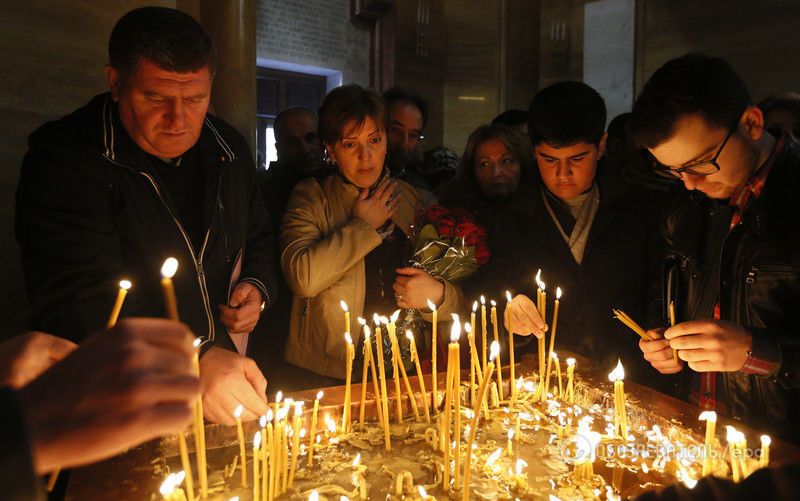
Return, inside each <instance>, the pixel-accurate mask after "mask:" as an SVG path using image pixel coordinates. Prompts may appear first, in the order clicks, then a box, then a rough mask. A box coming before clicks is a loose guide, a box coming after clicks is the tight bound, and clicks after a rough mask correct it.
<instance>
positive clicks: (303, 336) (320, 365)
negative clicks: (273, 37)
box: [281, 85, 462, 384]
mask: <svg viewBox="0 0 800 501" xmlns="http://www.w3.org/2000/svg"><path fill="white" fill-rule="evenodd" d="M384 124H385V106H384V103H383V101H382V99H381V97H380V95H379V94H377V93H376V92H374V91H371V90H367V89H363V88H362V87H359V86H357V85H346V86H343V87H339V88H337V89H334V90H333V91H331V92H330V93H329V94H328V96H327V97H326V98H325V102H324V103H323V104H322V107H321V108H320V115H319V135H320V139H321V140H322V141H323V143H324V144H325V147H326V149H327V153H328V156H329V158H330V160H331V162H332V163H333V164H334V165H335V166H336V171H337V173H336V174H332V175H330V176H328V177H327V178H324V179H322V180H317V179H307V180H305V181H302V182H300V183H299V184H298V185H297V186H296V187H295V189H294V191H293V192H292V195H291V197H290V199H289V203H288V207H287V210H286V213H285V215H284V217H283V221H282V225H281V266H282V268H283V273H284V275H285V277H286V281H287V283H288V284H289V288H290V289H291V290H292V291H293V293H294V298H293V302H292V313H291V321H290V327H289V339H288V342H287V345H286V351H285V353H284V356H285V358H286V361H287V362H289V363H291V364H294V365H296V366H299V367H301V368H303V369H306V370H308V371H311V372H313V373H316V374H319V375H323V376H327V377H329V378H335V379H344V377H345V336H344V332H345V320H344V314H343V312H342V309H341V307H340V301H342V300H344V301H345V302H346V303H347V305H348V306H349V309H350V314H351V318H352V324H351V330H352V331H353V332H352V333H351V335H352V337H353V340H354V342H355V343H358V339H359V337H360V335H361V328H360V326H359V325H358V323H357V322H356V318H357V317H360V316H364V317H368V318H371V317H372V314H373V313H377V314H379V315H386V316H388V315H390V314H391V313H392V311H393V310H395V309H397V308H418V309H423V308H427V299H431V300H432V301H433V302H434V303H436V304H437V306H438V308H439V310H440V311H441V313H442V314H446V313H447V312H449V311H452V310H455V309H456V308H457V305H459V304H460V303H461V301H462V299H461V293H460V291H459V290H458V289H457V288H456V287H454V286H453V285H451V284H450V283H448V282H446V281H443V280H439V279H437V278H434V277H431V276H430V275H428V274H427V273H425V272H424V271H422V270H418V269H414V268H408V267H405V265H404V263H405V262H406V260H407V259H408V257H409V253H410V250H411V243H410V240H409V237H410V236H411V235H412V226H413V224H414V220H415V218H416V217H417V216H418V215H419V214H420V213H421V212H422V211H424V209H425V208H426V207H428V206H429V205H431V204H433V203H434V202H435V199H434V197H433V195H431V194H430V193H428V192H426V191H422V190H419V189H416V188H414V187H412V186H411V185H409V184H407V183H405V182H403V181H400V180H395V179H392V178H390V177H389V176H388V170H387V169H386V167H385V166H384V160H385V157H386V130H385V125H384ZM312 384H313V383H312Z"/></svg>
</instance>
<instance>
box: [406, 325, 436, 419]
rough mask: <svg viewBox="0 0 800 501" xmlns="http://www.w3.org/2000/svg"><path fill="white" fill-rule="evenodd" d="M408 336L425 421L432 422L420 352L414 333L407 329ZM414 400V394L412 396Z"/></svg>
mask: <svg viewBox="0 0 800 501" xmlns="http://www.w3.org/2000/svg"><path fill="white" fill-rule="evenodd" d="M406 338H408V342H409V344H410V346H411V360H412V361H413V362H414V364H415V367H416V369H417V382H418V383H419V392H420V393H422V405H423V406H424V407H423V408H424V409H425V422H426V423H430V422H431V415H430V412H428V392H426V391H425V377H424V376H423V375H422V366H421V365H420V361H419V353H417V343H416V341H415V340H414V335H413V334H412V333H411V331H410V330H407V331H406ZM411 398H412V400H413V399H414V396H413V395H412V396H411Z"/></svg>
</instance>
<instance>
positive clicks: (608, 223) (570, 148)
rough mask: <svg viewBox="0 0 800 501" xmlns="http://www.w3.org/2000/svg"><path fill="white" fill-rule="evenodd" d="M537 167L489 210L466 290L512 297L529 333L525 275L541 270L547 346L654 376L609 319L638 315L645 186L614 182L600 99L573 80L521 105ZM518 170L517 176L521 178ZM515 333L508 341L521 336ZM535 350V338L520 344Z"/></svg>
mask: <svg viewBox="0 0 800 501" xmlns="http://www.w3.org/2000/svg"><path fill="white" fill-rule="evenodd" d="M528 113H529V114H528V117H529V118H528V133H529V135H530V137H531V141H532V144H533V148H534V154H535V159H536V164H537V167H538V169H534V171H535V172H534V175H533V176H532V179H531V180H530V181H524V182H521V183H520V186H519V188H518V190H517V192H516V193H515V194H514V195H513V198H512V200H511V202H510V204H509V205H508V206H507V208H505V209H503V210H497V209H495V210H494V211H493V213H494V215H493V218H492V219H493V222H492V223H490V227H489V228H488V231H489V248H490V252H491V254H492V256H491V261H490V263H489V264H488V265H487V266H485V267H484V268H483V269H481V270H479V271H478V272H477V273H476V275H475V276H474V277H472V278H471V279H470V280H469V285H468V286H467V289H468V290H469V292H471V293H472V294H473V295H474V294H479V293H481V291H486V292H490V293H491V294H493V295H494V297H496V298H498V297H502V296H500V294H502V293H503V290H504V289H508V290H510V291H511V292H513V293H517V294H518V295H517V296H516V297H515V298H514V309H515V311H516V314H515V316H514V322H513V325H514V331H515V333H517V334H521V335H527V334H531V333H534V334H537V335H539V334H540V333H541V329H540V328H538V327H537V319H538V320H540V319H539V316H538V313H537V312H536V309H535V307H534V305H533V302H532V301H531V300H530V298H535V297H536V296H535V294H536V284H535V282H534V275H535V274H536V272H537V270H538V269H541V270H542V279H543V281H544V282H545V283H546V291H547V295H548V318H547V320H548V321H549V320H550V319H551V318H552V311H553V300H554V299H555V295H556V287H560V288H561V289H562V290H563V297H562V298H561V300H560V312H559V320H558V330H557V337H556V343H555V349H556V352H558V351H559V350H560V349H567V350H570V351H573V352H577V353H580V354H582V355H584V356H587V357H590V358H592V359H593V361H594V363H595V364H596V366H597V367H600V368H607V369H608V370H609V371H611V370H612V369H613V368H614V366H615V365H616V363H617V359H618V358H620V359H621V360H622V363H623V365H624V367H625V371H626V374H628V375H630V377H632V378H634V379H636V380H638V381H640V382H643V383H645V384H650V385H654V384H656V382H655V381H654V380H653V376H657V374H656V373H655V371H653V370H652V369H650V368H649V367H647V364H645V363H643V362H642V361H641V359H640V355H639V352H638V350H637V348H636V337H635V335H633V334H631V333H630V332H628V331H627V330H626V329H625V327H623V326H622V325H621V324H619V323H617V322H616V321H615V320H613V318H612V316H613V313H612V311H611V310H612V308H620V309H622V310H624V311H625V312H626V313H628V314H629V315H631V316H632V317H634V318H635V319H637V320H638V321H640V322H644V317H645V314H646V302H645V297H646V294H645V291H646V287H647V285H648V270H649V261H648V255H649V252H650V245H651V243H652V242H651V239H650V238H649V233H650V232H648V229H649V228H652V226H653V224H654V222H655V214H656V212H657V211H656V210H655V203H656V200H657V199H656V198H653V194H651V193H649V192H647V191H645V190H642V189H634V188H633V187H631V186H626V185H625V184H623V182H622V180H621V178H620V176H619V173H618V172H615V171H614V170H613V168H612V167H611V166H610V165H609V164H608V163H607V162H606V161H605V159H604V158H603V153H604V148H605V139H606V134H605V123H606V108H605V103H604V101H603V98H602V97H601V96H600V95H599V94H598V93H597V92H596V91H595V90H594V89H592V88H591V87H589V86H587V85H585V84H583V83H579V82H560V83H557V84H554V85H552V86H550V87H547V88H545V89H543V90H542V91H540V92H539V93H538V94H537V95H536V96H535V97H534V99H533V102H532V103H531V107H530V110H529V112H528ZM522 179H525V176H523V177H522ZM523 339H524V338H517V343H518V344H520V343H522V342H524V340H523ZM530 348H533V349H535V343H529V347H528V348H522V349H523V350H525V349H530Z"/></svg>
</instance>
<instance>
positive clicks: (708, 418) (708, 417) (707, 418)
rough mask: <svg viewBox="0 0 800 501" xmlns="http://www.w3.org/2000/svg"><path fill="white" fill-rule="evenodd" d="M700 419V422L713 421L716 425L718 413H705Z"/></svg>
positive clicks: (701, 414) (702, 413)
mask: <svg viewBox="0 0 800 501" xmlns="http://www.w3.org/2000/svg"><path fill="white" fill-rule="evenodd" d="M698 419H700V421H711V422H714V423H716V422H717V413H716V412H714V411H703V412H701V413H700V417H699V418H698Z"/></svg>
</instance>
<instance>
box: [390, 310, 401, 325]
mask: <svg viewBox="0 0 800 501" xmlns="http://www.w3.org/2000/svg"><path fill="white" fill-rule="evenodd" d="M399 317H400V310H394V313H392V316H391V317H389V320H390V321H391V323H395V322H397V319H398V318H399Z"/></svg>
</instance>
